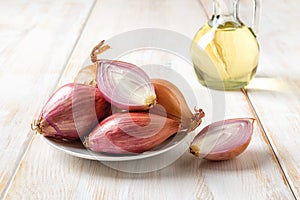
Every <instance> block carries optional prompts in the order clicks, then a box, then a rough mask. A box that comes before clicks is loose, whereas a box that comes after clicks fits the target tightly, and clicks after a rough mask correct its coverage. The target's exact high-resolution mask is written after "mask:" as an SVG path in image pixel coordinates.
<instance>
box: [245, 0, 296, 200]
mask: <svg viewBox="0 0 300 200" xmlns="http://www.w3.org/2000/svg"><path fill="white" fill-rule="evenodd" d="M299 9H300V3H299V1H296V0H294V1H288V2H286V1H279V2H277V3H276V4H274V3H273V2H272V1H263V15H262V19H261V28H260V35H259V37H260V44H261V60H260V64H259V71H258V76H257V78H256V79H255V80H254V81H253V83H252V84H251V85H250V86H249V88H248V89H247V94H248V96H249V98H250V100H251V102H252V104H253V108H254V109H255V110H256V112H257V116H258V117H259V119H260V121H261V124H262V126H263V127H264V131H265V133H266V135H267V137H268V140H269V141H270V143H271V145H272V147H273V149H274V152H276V156H277V159H278V160H279V162H280V164H281V166H282V168H283V171H284V172H285V173H286V176H287V179H288V180H289V184H290V185H291V187H292V189H293V192H294V193H295V196H296V197H297V198H300V181H299V177H300V166H299V163H300V154H299V145H300V141H299V140H298V139H297V138H298V137H299V130H300V123H299V120H300V115H299V113H300V92H299V91H300V82H299V77H300V71H299V61H298V59H299V53H300V49H299V40H298V37H299V36H298V35H299V34H298V33H297V31H299V27H298V26H295V27H294V26H293V27H291V25H290V24H289V23H287V22H292V21H293V20H294V19H295V18H298V17H299V12H298V11H299ZM269 13H274V14H273V15H272V17H270V15H269ZM275 13H276V14H275ZM287 13H288V14H287ZM275 124H276V125H275Z"/></svg>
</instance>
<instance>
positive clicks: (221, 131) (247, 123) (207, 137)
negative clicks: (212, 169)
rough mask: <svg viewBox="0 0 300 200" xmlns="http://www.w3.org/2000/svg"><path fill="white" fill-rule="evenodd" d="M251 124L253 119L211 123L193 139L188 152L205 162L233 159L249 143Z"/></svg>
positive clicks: (251, 130)
mask: <svg viewBox="0 0 300 200" xmlns="http://www.w3.org/2000/svg"><path fill="white" fill-rule="evenodd" d="M253 123H254V119H253V118H237V119H227V120H224V121H218V122H215V123H212V124H210V125H208V126H206V127H205V128H204V129H202V130H201V131H200V133H199V134H198V135H197V136H196V137H195V138H194V140H193V142H192V143H191V145H190V152H191V153H192V154H194V155H195V156H197V157H202V158H204V159H207V160H228V159H231V158H234V157H236V156H238V155H239V154H241V153H242V152H243V151H244V150H245V149H246V148H247V146H248V144H249V143H250V140H251V137H252V133H253Z"/></svg>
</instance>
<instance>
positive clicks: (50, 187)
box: [7, 0, 293, 199]
mask: <svg viewBox="0 0 300 200" xmlns="http://www.w3.org/2000/svg"><path fill="white" fill-rule="evenodd" d="M206 20H207V18H206V17H205V13H204V12H203V10H202V7H201V5H200V4H199V2H197V1H185V2H184V3H183V1H180V0H172V1H171V0H167V1H163V2H160V3H159V4H158V3H153V1H150V0H147V1H137V0H136V1H129V3H128V2H124V1H121V0H113V1H99V2H97V4H96V5H95V8H94V10H93V13H92V14H91V17H90V19H89V21H88V23H87V26H86V28H85V30H84V32H83V34H82V37H81V38H80V40H79V42H78V44H77V45H76V48H75V50H74V53H73V55H72V57H71V59H70V61H69V63H68V66H67V69H66V70H65V72H64V74H63V76H62V79H61V80H60V84H64V83H67V82H70V81H72V80H73V78H74V76H75V74H76V73H77V71H78V70H79V69H80V68H81V67H82V65H83V62H84V60H85V59H86V57H87V55H88V54H89V52H90V49H91V48H92V47H93V46H94V45H95V44H96V43H97V42H98V41H99V39H106V38H109V37H110V36H112V35H114V34H117V33H121V32H124V31H128V30H131V29H136V28H143V27H145V26H147V27H158V28H166V29H170V30H175V31H177V32H179V33H182V34H185V35H187V36H188V37H190V38H192V37H193V34H194V33H195V32H196V31H197V30H198V28H199V27H200V25H201V24H203V23H204V22H205V21H206ZM95 24H97V25H95ZM99 37H101V38H99ZM171 63H172V60H171ZM181 70H186V69H185V68H182V69H181ZM187 71H188V70H187ZM187 73H188V72H187ZM191 81H195V80H191ZM194 87H195V89H199V96H198V98H199V99H201V100H202V99H203V102H202V103H201V105H202V106H203V107H204V108H206V109H207V110H210V109H211V107H210V108H209V102H207V101H209V100H210V99H209V98H208V97H207V98H208V100H206V99H205V98H203V96H201V94H202V93H201V91H202V90H203V88H202V87H201V86H200V85H199V84H195V86H194ZM221 94H222V93H221ZM223 103H224V108H225V112H226V113H225V114H226V118H231V117H252V116H253V114H252V113H251V110H250V108H249V106H248V102H247V100H246V98H245V96H244V95H243V94H242V93H241V92H239V91H238V92H228V93H226V94H225V102H223ZM210 106H211V105H210ZM209 116H210V113H209V112H208V113H207V119H208V120H207V121H206V122H205V123H208V122H209V119H210V117H209ZM272 155H273V154H272V151H270V147H269V146H268V144H267V143H266V142H265V141H264V139H263V137H262V135H261V133H260V131H259V129H258V127H257V126H255V130H254V136H253V140H252V142H251V144H250V146H249V147H248V149H247V151H246V152H244V153H243V154H242V155H241V156H239V157H237V158H236V159H233V160H231V161H227V162H207V161H203V160H200V159H196V158H194V157H192V156H191V155H188V154H187V153H185V154H184V155H183V156H182V157H181V158H180V159H178V160H177V161H176V162H175V163H174V164H172V165H171V166H169V167H167V168H165V169H162V170H160V171H156V172H152V173H146V174H128V173H124V172H119V171H116V170H113V169H110V168H108V167H106V166H105V165H103V164H101V163H99V162H97V161H89V160H84V159H79V158H76V157H72V156H69V155H66V154H64V153H62V152H60V151H58V150H55V149H53V148H52V147H50V146H48V145H46V144H45V141H43V139H42V136H35V137H34V140H33V142H32V144H31V146H30V148H29V150H28V153H27V155H26V157H25V158H24V160H23V162H22V165H21V168H20V170H19V171H18V174H17V176H16V178H15V180H14V182H13V185H12V187H11V190H10V191H9V193H8V196H7V197H8V199H15V198H20V197H23V198H26V197H31V198H36V199H40V198H50V199H52V198H55V199H66V198H79V199H82V198H85V199H86V198H94V199H279V198H282V199H291V198H292V197H293V196H292V193H291V191H290V190H289V187H288V185H286V182H285V180H284V179H283V178H282V175H283V174H282V173H281V170H280V168H279V166H278V165H277V163H276V160H274V159H273V157H272Z"/></svg>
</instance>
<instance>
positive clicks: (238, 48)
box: [191, 21, 259, 90]
mask: <svg viewBox="0 0 300 200" xmlns="http://www.w3.org/2000/svg"><path fill="white" fill-rule="evenodd" d="M191 56H192V62H193V65H194V69H195V72H196V74H197V77H198V79H199V82H200V83H201V84H202V85H205V86H207V87H209V88H212V89H218V90H223V89H225V90H233V89H237V88H242V87H244V86H246V85H247V84H248V83H249V82H250V80H251V79H252V78H253V76H254V74H255V73H256V68H257V64H258V57H259V45H258V43H257V40H256V36H255V34H254V33H253V31H252V30H251V28H249V27H247V26H245V25H243V24H242V25H240V24H237V23H235V22H230V21H227V22H225V23H224V24H222V25H219V26H218V27H217V28H213V27H212V26H211V25H210V23H206V24H205V25H204V26H203V27H202V28H201V29H200V30H199V31H198V32H197V33H196V35H195V37H194V39H193V42H192V46H191Z"/></svg>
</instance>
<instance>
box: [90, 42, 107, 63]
mask: <svg viewBox="0 0 300 200" xmlns="http://www.w3.org/2000/svg"><path fill="white" fill-rule="evenodd" d="M104 42H105V40H102V41H101V42H100V43H99V44H97V45H96V46H95V47H94V48H93V50H92V52H91V55H90V56H91V61H92V62H93V63H95V62H97V55H99V54H101V53H103V52H104V51H106V50H107V49H109V48H110V46H109V45H105V46H103V44H104Z"/></svg>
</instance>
